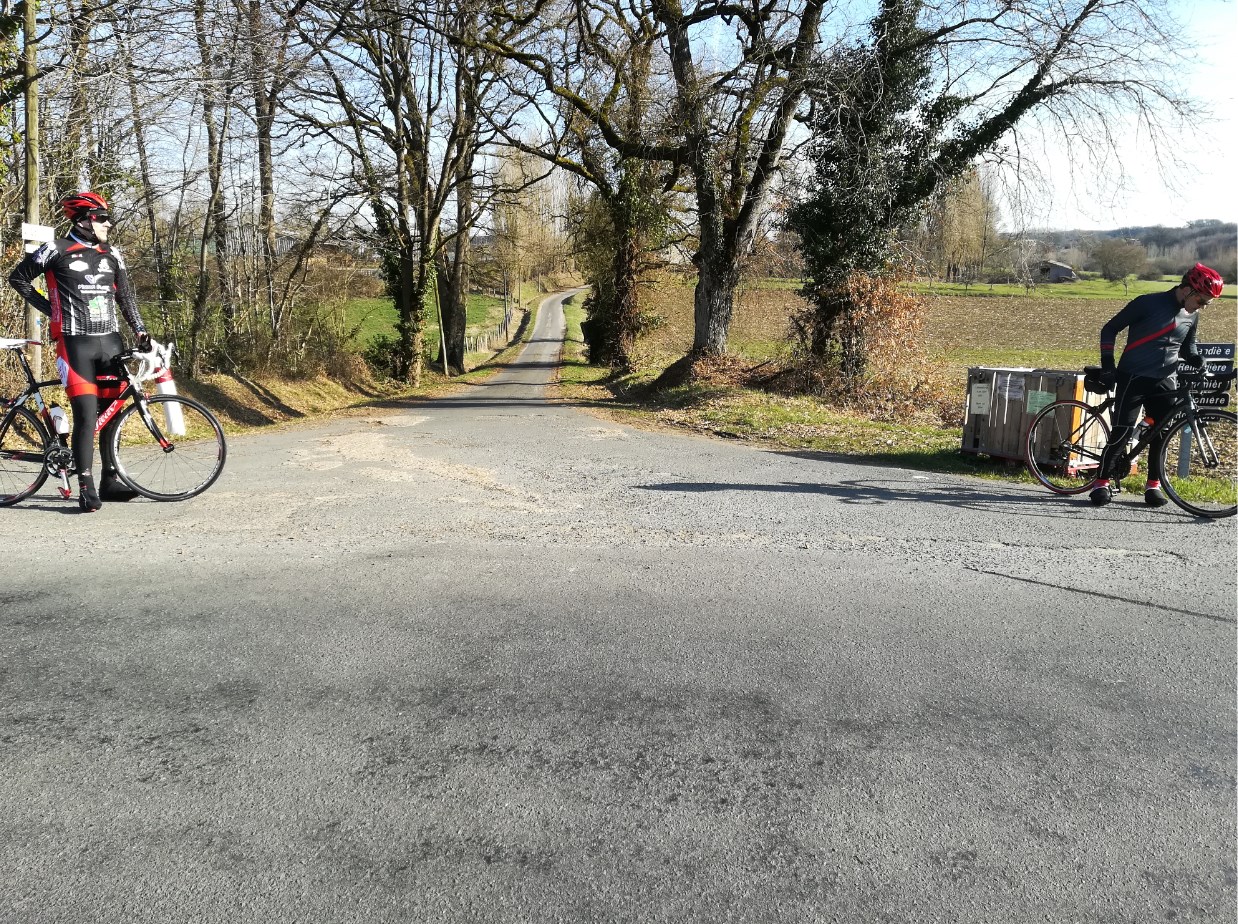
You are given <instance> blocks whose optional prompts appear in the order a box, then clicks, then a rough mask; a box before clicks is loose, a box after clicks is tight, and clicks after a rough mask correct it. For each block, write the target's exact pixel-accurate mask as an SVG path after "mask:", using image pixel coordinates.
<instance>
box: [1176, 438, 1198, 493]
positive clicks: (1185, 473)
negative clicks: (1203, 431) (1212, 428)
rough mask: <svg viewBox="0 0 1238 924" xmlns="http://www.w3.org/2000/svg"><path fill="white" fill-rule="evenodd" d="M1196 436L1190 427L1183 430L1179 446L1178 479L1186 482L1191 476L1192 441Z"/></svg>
mask: <svg viewBox="0 0 1238 924" xmlns="http://www.w3.org/2000/svg"><path fill="white" fill-rule="evenodd" d="M1194 435H1195V434H1193V433H1192V432H1191V428H1190V427H1189V426H1187V427H1183V428H1182V442H1181V443H1179V444H1178V477H1179V478H1181V479H1182V480H1184V481H1185V480H1186V479H1187V478H1188V477H1190V474H1191V439H1192V438H1193V437H1194Z"/></svg>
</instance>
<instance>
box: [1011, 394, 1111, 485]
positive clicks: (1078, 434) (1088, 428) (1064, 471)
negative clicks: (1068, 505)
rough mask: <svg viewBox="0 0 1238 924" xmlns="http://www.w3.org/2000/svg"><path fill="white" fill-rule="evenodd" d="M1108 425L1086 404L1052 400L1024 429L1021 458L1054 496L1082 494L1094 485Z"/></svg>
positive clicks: (1098, 471) (1106, 439) (1106, 438)
mask: <svg viewBox="0 0 1238 924" xmlns="http://www.w3.org/2000/svg"><path fill="white" fill-rule="evenodd" d="M1108 442H1109V425H1108V424H1106V423H1105V421H1104V418H1102V417H1101V416H1100V414H1098V413H1097V411H1096V409H1095V408H1094V407H1092V406H1091V405H1090V404H1084V403H1083V402H1082V401H1056V402H1054V403H1053V404H1050V405H1049V406H1048V407H1046V408H1045V409H1044V410H1043V411H1041V412H1040V413H1039V414H1037V415H1036V417H1035V418H1034V419H1033V420H1032V424H1031V426H1030V427H1028V428H1027V437H1026V438H1025V440H1024V443H1023V458H1024V460H1025V461H1026V462H1027V468H1028V471H1030V472H1031V473H1032V474H1033V475H1034V476H1035V477H1036V480H1037V481H1039V482H1040V483H1041V484H1042V485H1044V486H1045V487H1046V488H1048V489H1049V490H1050V491H1053V492H1054V493H1056V494H1082V493H1083V492H1084V491H1086V490H1088V489H1089V488H1091V487H1092V485H1094V484H1095V483H1096V479H1097V477H1098V476H1099V474H1100V457H1101V453H1103V452H1104V450H1105V444H1106V443H1108Z"/></svg>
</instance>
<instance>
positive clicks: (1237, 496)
mask: <svg viewBox="0 0 1238 924" xmlns="http://www.w3.org/2000/svg"><path fill="white" fill-rule="evenodd" d="M1195 419H1196V421H1197V422H1198V429H1197V430H1195V429H1192V428H1191V421H1190V420H1189V419H1183V420H1180V421H1178V422H1177V423H1176V424H1174V425H1173V426H1171V427H1170V428H1169V432H1168V433H1166V434H1165V445H1164V446H1163V447H1161V484H1162V486H1163V487H1164V488H1165V493H1166V494H1168V495H1169V499H1170V500H1171V501H1173V502H1174V503H1175V504H1177V505H1178V506H1179V507H1181V508H1182V509H1183V510H1185V511H1186V512H1187V513H1190V514H1193V515H1194V516H1197V517H1208V518H1209V519H1213V520H1217V519H1221V518H1222V517H1232V516H1233V515H1234V513H1235V512H1238V416H1235V415H1234V414H1232V413H1231V412H1229V411H1217V410H1206V411H1199V412H1198V413H1197V414H1196V418H1195ZM1188 440H1189V448H1188V446H1187V445H1186V444H1187V443H1188ZM1184 450H1185V456H1186V458H1185V459H1184V458H1183V456H1184Z"/></svg>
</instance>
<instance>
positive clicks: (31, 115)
mask: <svg viewBox="0 0 1238 924" xmlns="http://www.w3.org/2000/svg"><path fill="white" fill-rule="evenodd" d="M36 6H37V0H26V2H25V12H26V19H25V23H24V25H23V26H22V28H23V30H24V32H25V36H24V38H25V50H24V53H23V56H22V57H23V61H22V75H23V76H24V77H25V81H26V139H25V142H26V221H27V222H28V223H29V224H32V225H37V224H38V223H39V82H38V74H39V47H38V42H37V41H36V40H35V37H34V35H35V28H36V27H37V24H36V22H35V13H36V9H35V7H36ZM26 339H28V340H39V341H40V342H41V341H42V337H41V336H40V334H39V312H38V310H37V309H36V308H35V307H34V306H33V305H27V306H26ZM30 366H31V369H32V371H33V372H34V377H35V378H36V379H41V378H42V377H43V347H42V346H36V347H35V348H34V349H33V350H32V351H31V358H30Z"/></svg>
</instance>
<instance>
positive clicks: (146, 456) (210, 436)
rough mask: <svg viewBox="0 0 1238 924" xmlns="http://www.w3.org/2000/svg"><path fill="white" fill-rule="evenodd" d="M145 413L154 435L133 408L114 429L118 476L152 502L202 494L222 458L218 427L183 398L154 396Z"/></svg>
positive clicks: (217, 474)
mask: <svg viewBox="0 0 1238 924" xmlns="http://www.w3.org/2000/svg"><path fill="white" fill-rule="evenodd" d="M149 409H150V413H151V417H152V421H153V423H154V424H155V429H156V431H158V432H157V433H152V432H151V430H150V428H149V427H147V425H146V422H145V421H144V420H143V419H142V415H141V414H140V413H139V412H138V409H137V407H136V406H134V407H130V408H127V409H126V410H125V411H124V412H123V413H122V416H121V417H120V419H119V421H118V423H117V425H116V427H117V429H116V434H115V437H114V439H115V440H116V450H115V455H116V462H117V468H118V470H119V474H120V475H121V477H122V478H123V479H124V480H125V481H127V482H128V483H129V484H130V485H131V486H132V487H133V488H134V489H135V490H137V491H139V492H140V493H142V494H144V495H145V496H147V497H150V498H153V499H155V500H184V499H185V498H188V497H193V496H194V495H195V494H199V493H201V492H202V491H204V490H206V488H208V487H209V486H210V485H211V484H212V483H213V482H214V481H215V479H216V478H218V477H219V472H220V470H221V469H222V468H223V464H224V458H225V455H226V447H225V444H224V437H223V432H222V431H221V430H220V429H219V425H218V422H217V421H215V419H214V418H213V417H212V416H211V415H210V413H209V412H208V411H207V410H206V409H205V408H203V407H201V406H200V405H198V404H196V403H195V402H192V401H190V400H188V399H185V398H176V399H174V398H171V397H166V398H165V397H154V398H151V399H150V404H149ZM169 414H174V415H175V417H174V418H169V416H168V415H169Z"/></svg>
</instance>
